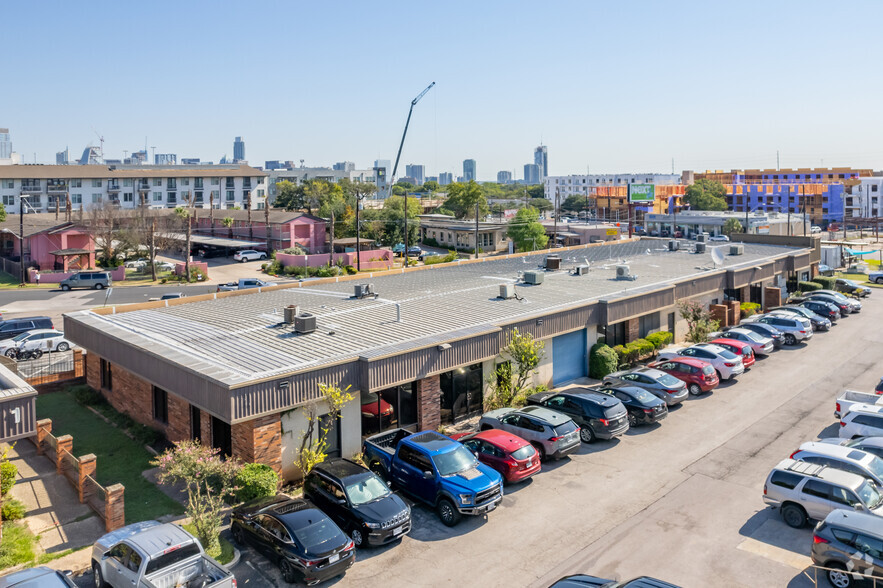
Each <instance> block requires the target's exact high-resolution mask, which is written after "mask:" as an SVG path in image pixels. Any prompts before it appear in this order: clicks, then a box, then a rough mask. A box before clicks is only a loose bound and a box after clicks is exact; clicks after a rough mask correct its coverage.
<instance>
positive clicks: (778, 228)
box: [645, 210, 811, 238]
mask: <svg viewBox="0 0 883 588" xmlns="http://www.w3.org/2000/svg"><path fill="white" fill-rule="evenodd" d="M731 218H734V219H736V220H737V221H739V223H740V224H741V225H742V230H743V231H744V232H746V233H749V234H753V235H803V234H804V232H805V233H806V234H807V235H808V234H810V232H811V227H810V220H809V216H807V217H806V218H804V216H803V215H802V214H797V213H794V214H791V215H790V217H789V216H788V215H787V214H783V213H779V212H759V211H758V212H752V213H749V214H748V215H747V217H746V215H745V213H744V212H743V213H739V212H732V211H707V210H703V211H691V210H685V211H682V212H678V213H677V214H658V213H651V214H648V215H647V216H646V218H645V220H646V225H647V227H646V230H647V232H648V233H649V234H650V235H653V236H657V235H660V234H662V235H665V236H667V235H671V234H673V233H672V231H673V230H675V231H681V232H682V233H683V235H684V237H687V238H693V237H694V236H696V235H697V234H699V233H708V234H709V235H722V234H723V233H724V224H726V222H727V220H729V219H731ZM789 222H790V223H791V230H790V232H789V230H788V223H789ZM675 227H676V228H675Z"/></svg>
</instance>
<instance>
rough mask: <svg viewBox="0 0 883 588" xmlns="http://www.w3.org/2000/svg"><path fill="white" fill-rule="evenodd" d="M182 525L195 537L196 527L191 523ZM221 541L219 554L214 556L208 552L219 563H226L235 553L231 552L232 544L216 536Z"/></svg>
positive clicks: (231, 559)
mask: <svg viewBox="0 0 883 588" xmlns="http://www.w3.org/2000/svg"><path fill="white" fill-rule="evenodd" d="M181 526H182V527H184V530H185V531H187V532H188V533H190V534H191V535H193V536H194V537H196V527H195V526H193V525H181ZM218 539H220V542H221V554H220V555H218V556H214V555H212V554H209V555H210V556H211V557H214V559H215V561H217V562H218V563H219V564H221V565H226V564H228V563H230V562H231V561H233V556H234V555H236V554H235V553H233V544H232V543H230V542H229V541H227V540H226V539H224V538H223V537H218Z"/></svg>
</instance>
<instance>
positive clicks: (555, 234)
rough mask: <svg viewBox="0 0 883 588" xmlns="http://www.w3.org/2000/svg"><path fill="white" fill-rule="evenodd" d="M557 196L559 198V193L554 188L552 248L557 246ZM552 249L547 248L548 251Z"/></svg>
mask: <svg viewBox="0 0 883 588" xmlns="http://www.w3.org/2000/svg"><path fill="white" fill-rule="evenodd" d="M559 196H560V193H559V192H558V189H557V188H556V189H555V210H554V211H553V213H552V214H553V219H554V224H553V226H554V230H553V232H552V235H553V237H552V247H555V246H556V245H558V198H559ZM552 247H549V249H552Z"/></svg>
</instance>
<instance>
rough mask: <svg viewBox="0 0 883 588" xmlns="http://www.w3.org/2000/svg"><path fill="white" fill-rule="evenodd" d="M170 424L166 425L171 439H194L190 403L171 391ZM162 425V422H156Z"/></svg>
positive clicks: (167, 434)
mask: <svg viewBox="0 0 883 588" xmlns="http://www.w3.org/2000/svg"><path fill="white" fill-rule="evenodd" d="M168 414H169V424H167V425H166V426H165V432H166V437H167V438H168V440H169V441H171V442H173V443H174V442H175V441H184V440H186V439H192V438H193V435H192V434H191V432H190V403H189V402H187V401H186V400H184V399H183V398H178V397H177V396H175V395H174V394H172V393H171V392H169V410H168ZM154 426H160V423H154Z"/></svg>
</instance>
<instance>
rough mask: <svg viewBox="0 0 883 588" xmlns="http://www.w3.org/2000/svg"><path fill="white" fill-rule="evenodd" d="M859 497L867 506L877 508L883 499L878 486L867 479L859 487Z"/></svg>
mask: <svg viewBox="0 0 883 588" xmlns="http://www.w3.org/2000/svg"><path fill="white" fill-rule="evenodd" d="M858 497H859V499H860V500H861V501H862V502H863V503H865V506H867V507H868V508H872V509H873V508H877V507H878V506H879V505H880V502H881V500H883V496H881V495H880V491H879V490H877V486H875V485H874V483H873V482H871V481H870V480H865V481H864V483H862V485H861V486H859V487H858Z"/></svg>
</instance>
